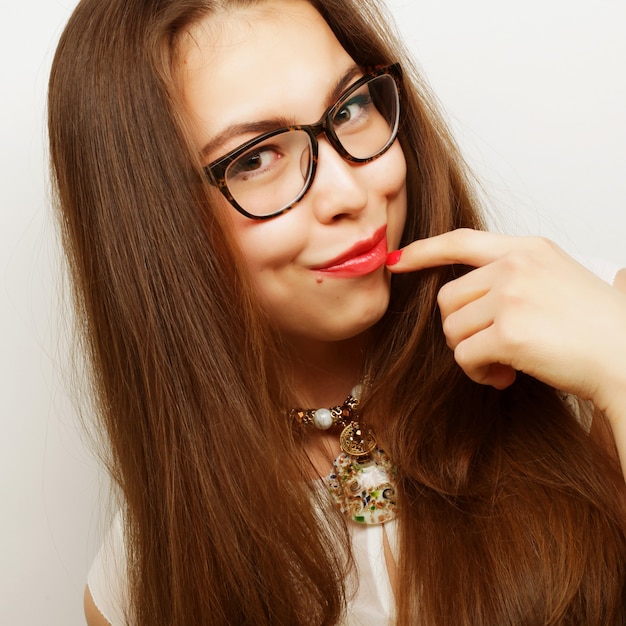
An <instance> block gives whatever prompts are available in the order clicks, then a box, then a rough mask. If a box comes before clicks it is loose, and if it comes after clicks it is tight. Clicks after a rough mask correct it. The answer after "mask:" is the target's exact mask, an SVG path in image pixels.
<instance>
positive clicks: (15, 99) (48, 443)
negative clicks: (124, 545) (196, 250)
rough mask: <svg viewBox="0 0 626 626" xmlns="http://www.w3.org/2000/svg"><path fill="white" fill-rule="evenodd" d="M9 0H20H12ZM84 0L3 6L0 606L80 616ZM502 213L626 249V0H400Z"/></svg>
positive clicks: (91, 503) (602, 250)
mask: <svg viewBox="0 0 626 626" xmlns="http://www.w3.org/2000/svg"><path fill="white" fill-rule="evenodd" d="M3 4H5V5H6V4H9V3H8V2H7V1H6V0H3ZM74 4H75V2H74V1H73V0H64V1H63V0H33V1H32V2H15V1H14V2H11V3H10V4H9V6H3V11H2V22H3V26H4V28H3V36H2V38H0V68H1V74H0V81H1V82H0V84H1V90H2V91H1V97H0V488H1V492H0V531H1V532H0V624H3V625H6V626H13V625H20V626H21V625H24V626H33V625H39V624H42V625H44V624H45V625H48V624H52V625H55V626H56V625H59V626H75V625H76V626H77V625H79V624H82V623H83V622H82V608H81V596H82V589H83V584H84V579H85V575H86V570H87V568H88V564H89V561H90V559H91V557H92V554H93V551H94V549H95V547H96V545H97V543H98V537H99V532H100V525H99V521H98V520H99V519H100V517H101V516H100V512H99V509H98V497H97V496H98V472H97V470H96V464H95V462H94V461H93V460H92V458H91V455H90V454H89V453H88V452H87V451H86V448H85V446H84V444H83V441H82V439H81V434H80V433H81V429H80V426H79V424H78V421H77V417H76V411H75V409H74V407H73V399H72V397H71V393H70V391H69V385H68V383H67V379H68V376H69V374H68V372H69V371H70V368H69V359H68V356H67V333H66V332H65V331H64V328H65V326H66V325H67V321H68V320H67V313H63V310H64V306H63V303H64V302H66V301H67V294H64V293H63V292H62V290H61V289H60V270H59V261H58V258H59V251H58V244H57V241H56V238H55V230H54V222H53V219H52V216H51V210H50V206H49V201H48V197H47V194H48V189H47V180H46V152H45V127H44V116H45V106H44V102H45V89H46V81H47V74H48V71H49V65H50V60H51V55H52V52H53V49H54V46H55V42H56V40H57V38H58V35H59V33H60V29H61V26H62V24H63V23H64V22H65V21H66V19H67V17H68V16H69V12H70V11H71V9H72V8H73V6H74ZM390 6H391V8H392V10H393V12H394V14H395V15H396V17H397V19H398V21H399V23H400V24H401V30H402V32H403V33H404V35H405V37H406V38H407V41H408V43H409V46H410V47H411V49H412V50H413V52H414V54H415V55H416V57H417V58H418V60H419V63H420V65H421V66H422V68H423V69H424V71H425V72H426V75H427V77H428V79H429V81H430V84H431V85H432V87H433V89H434V91H435V92H436V93H437V95H438V96H439V98H440V100H441V103H442V106H443V107H444V109H445V111H446V115H447V118H448V120H449V121H450V123H451V125H452V127H453V129H454V132H455V134H456V136H457V138H458V140H459V142H460V144H461V146H462V148H463V150H464V151H465V153H466V155H467V158H468V160H469V162H470V164H471V165H472V166H473V167H474V169H475V170H476V171H477V172H478V174H479V176H480V178H481V179H482V180H483V182H484V188H485V191H486V193H487V194H488V196H489V197H490V198H491V199H492V202H491V204H492V207H493V210H495V211H496V213H497V221H498V223H499V224H500V225H501V227H504V228H506V229H507V230H509V231H511V232H517V233H538V234H543V235H547V236H550V237H552V238H554V239H556V240H557V241H558V242H559V243H560V244H561V245H563V246H564V247H566V248H568V249H569V250H570V251H573V252H577V253H586V254H589V255H596V256H602V257H607V258H611V259H614V260H617V261H619V262H622V263H624V264H626V249H625V247H624V245H623V243H622V242H623V239H624V235H625V233H626V217H625V215H626V153H625V149H626V113H625V112H626V38H625V37H624V32H626V3H624V2H623V0H614V1H610V0H598V1H596V2H594V3H591V2H588V1H586V2H582V1H581V0H567V1H566V0H526V2H524V3H517V2H516V3H513V2H503V1H502V0H499V1H498V2H496V1H495V0H474V1H473V2H467V0H447V1H446V0H420V1H419V2H415V1H414V0H413V1H410V0H393V1H392V2H391V4H390Z"/></svg>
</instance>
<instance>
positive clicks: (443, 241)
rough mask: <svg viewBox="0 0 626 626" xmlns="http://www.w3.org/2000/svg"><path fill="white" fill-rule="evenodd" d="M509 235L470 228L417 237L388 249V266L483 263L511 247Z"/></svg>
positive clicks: (409, 267) (406, 269)
mask: <svg viewBox="0 0 626 626" xmlns="http://www.w3.org/2000/svg"><path fill="white" fill-rule="evenodd" d="M512 239H513V238H512V237H509V236H507V235H501V234H498V233H490V232H486V231H481V230H472V229H470V228H459V229H457V230H451V231H450V232H447V233H443V234H442V235H436V236H435V237H428V238H427V239H419V240H417V241H414V242H413V243H410V244H409V245H408V246H405V247H404V248H402V249H401V250H397V251H395V252H391V253H390V254H389V255H388V257H387V267H388V268H389V270H390V271H391V272H397V273H401V272H413V271H415V270H420V269H426V268H429V267H440V266H442V265H453V264H458V265H471V266H472V267H482V266H483V265H487V264H488V263H492V262H493V261H495V260H496V259H497V258H498V257H500V256H502V255H503V254H505V253H506V252H507V251H509V250H510V249H511V241H512Z"/></svg>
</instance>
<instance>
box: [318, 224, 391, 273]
mask: <svg viewBox="0 0 626 626" xmlns="http://www.w3.org/2000/svg"><path fill="white" fill-rule="evenodd" d="M386 258H387V237H386V227H385V226H383V227H382V228H379V229H378V230H377V231H376V232H375V233H374V236H373V237H370V238H369V239H366V240H364V241H359V242H358V243H357V244H355V245H354V246H352V247H351V248H350V249H349V250H347V251H346V252H344V253H343V254H341V255H339V256H338V257H335V258H334V259H332V260H331V261H329V262H328V263H326V264H324V266H322V267H315V268H313V269H315V270H316V271H318V272H321V273H323V274H326V275H332V276H336V277H337V278H355V277H358V276H366V275H367V274H371V273H372V272H375V271H376V270H377V269H378V268H379V267H381V266H382V265H384V264H385V260H386Z"/></svg>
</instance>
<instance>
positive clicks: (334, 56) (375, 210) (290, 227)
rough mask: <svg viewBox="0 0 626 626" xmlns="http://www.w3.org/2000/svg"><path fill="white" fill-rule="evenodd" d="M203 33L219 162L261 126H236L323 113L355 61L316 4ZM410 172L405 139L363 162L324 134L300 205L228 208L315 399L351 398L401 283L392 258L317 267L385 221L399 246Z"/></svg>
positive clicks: (194, 81)
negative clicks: (336, 271) (326, 269)
mask: <svg viewBox="0 0 626 626" xmlns="http://www.w3.org/2000/svg"><path fill="white" fill-rule="evenodd" d="M191 35H192V38H191V42H190V44H189V46H188V49H187V55H186V58H185V69H186V71H185V75H184V90H185V102H186V105H187V109H188V112H189V115H190V117H191V120H192V123H193V130H194V131H195V133H194V134H195V137H196V138H197V147H198V150H199V151H202V150H203V149H204V148H205V147H206V146H207V144H209V145H211V148H210V150H209V151H208V154H206V159H205V162H206V163H207V164H208V163H209V162H211V161H213V160H215V159H217V158H219V157H221V156H223V155H224V154H225V153H227V152H228V151H230V150H232V149H234V148H235V147H237V146H239V145H241V144H242V143H243V142H244V141H247V140H249V139H252V138H253V137H255V136H258V134H259V132H258V131H257V132H252V133H250V132H239V131H236V132H234V133H230V134H229V135H227V136H226V137H223V136H222V135H223V132H224V131H225V130H227V129H228V128H229V127H232V125H234V124H244V123H250V122H261V121H265V120H278V122H277V124H276V126H286V125H287V124H289V123H296V124H306V123H314V122H317V121H318V120H319V118H320V117H321V116H322V115H323V114H324V112H325V110H326V108H327V107H328V106H329V105H330V104H332V103H333V102H334V100H335V99H336V97H335V98H332V97H331V96H332V92H333V88H334V87H335V85H336V84H337V82H338V81H339V80H340V79H341V78H342V76H344V75H345V74H346V72H348V71H349V70H350V68H354V66H355V63H354V61H353V59H352V58H351V57H350V56H349V55H348V54H347V52H346V51H345V50H344V49H343V48H342V46H341V44H340V43H339V42H338V41H337V39H336V38H335V36H334V35H333V33H332V32H331V30H330V29H329V27H328V25H327V24H326V23H325V22H324V21H323V19H322V18H321V17H320V15H319V14H318V13H317V12H316V11H315V10H314V9H313V8H312V7H311V6H310V5H309V4H308V3H306V2H286V1H285V0H272V1H271V2H267V3H263V4H262V5H261V6H256V7H252V8H250V9H247V10H246V11H245V12H243V11H237V12H234V13H233V12H228V13H225V14H222V15H220V16H218V18H217V20H216V18H215V17H214V16H213V17H211V18H210V19H206V20H204V21H202V22H200V23H199V24H198V25H197V26H196V27H195V28H194V29H193V30H192V33H191ZM303 68H305V70H303ZM233 76H236V80H233ZM357 78H358V75H356V76H353V77H352V78H351V79H350V80H349V81H347V84H344V85H343V87H344V89H345V88H346V87H348V86H349V85H350V84H352V83H354V82H356V80H357ZM216 138H217V145H214V144H215V143H216ZM405 179H406V162H405V159H404V154H403V152H402V149H401V148H400V145H399V143H398V142H397V141H396V142H395V143H394V145H393V146H392V147H391V148H390V149H389V150H388V151H387V152H386V153H385V154H383V155H382V156H381V157H379V158H378V159H376V160H374V161H372V162H370V163H365V164H354V163H349V162H348V161H345V160H344V159H343V158H342V157H341V156H340V155H339V154H338V153H337V152H336V151H335V149H334V148H333V147H332V146H331V145H330V144H329V143H328V141H327V139H326V138H325V137H324V136H322V137H320V141H319V161H318V169H317V174H316V177H315V180H314V181H313V185H312V187H311V189H310V190H309V192H308V193H307V195H306V196H305V197H304V198H303V200H302V201H301V202H299V203H298V204H297V205H296V206H295V207H294V208H293V209H292V210H291V211H289V212H287V213H285V214H283V215H280V216H277V217H275V218H273V219H270V220H266V221H256V220H251V219H248V218H246V217H245V216H243V215H241V214H239V213H238V212H237V211H236V210H235V209H234V208H233V207H232V206H231V205H230V204H228V203H227V201H226V200H222V206H221V207H219V208H220V209H221V210H223V211H224V212H225V214H226V215H227V216H228V219H229V221H230V223H231V225H232V229H233V232H234V234H235V237H236V240H237V241H238V243H239V244H240V247H241V250H242V251H243V254H244V257H245V260H246V262H247V264H248V268H249V270H250V274H251V276H252V279H253V282H254V285H255V288H256V290H257V294H258V295H259V297H260V299H261V302H262V303H263V306H264V307H265V309H266V310H267V312H268V313H269V315H270V316H271V317H272V319H274V320H276V322H277V324H278V326H279V328H280V330H281V331H282V333H283V335H284V336H285V337H286V338H287V340H288V343H289V345H290V346H291V347H292V349H293V352H294V353H295V354H297V355H303V356H304V358H303V359H302V361H301V362H300V363H298V365H297V372H296V376H297V378H298V383H299V386H300V387H302V388H303V390H304V396H305V397H308V398H309V401H310V402H312V403H314V405H317V406H324V405H329V406H330V405H333V404H339V403H341V402H342V401H343V399H344V398H345V396H346V392H347V390H349V389H350V388H351V387H352V386H353V385H354V384H356V383H357V382H358V380H359V367H360V359H359V358H356V359H355V358H354V355H355V354H356V355H359V354H360V353H361V350H362V349H364V347H365V345H366V343H367V337H366V331H367V329H369V328H371V326H372V325H373V324H374V323H375V322H376V321H378V320H379V319H380V318H381V317H382V315H383V314H384V312H385V310H386V309H387V306H388V303H389V284H390V275H389V273H388V272H387V271H386V270H385V267H384V263H383V265H381V266H380V267H379V268H378V269H377V270H376V271H374V272H372V273H370V274H368V275H365V276H360V277H356V278H355V277H349V278H347V277H339V276H335V275H329V274H327V273H326V274H325V273H322V272H319V271H316V270H315V269H314V268H315V267H316V266H319V265H320V264H323V263H326V262H328V261H330V260H332V259H334V258H336V257H337V256H339V255H341V254H342V253H344V252H345V251H347V250H349V249H350V248H351V247H352V246H353V245H355V244H356V243H358V242H360V241H363V240H367V239H368V238H370V237H371V236H372V234H373V233H375V232H376V231H377V230H378V229H380V228H381V227H386V233H387V241H388V249H389V250H393V249H395V248H396V247H397V246H398V244H399V241H400V237H401V233H402V229H403V227H404V221H405V215H406V188H405ZM312 379H313V380H315V381H316V383H317V384H316V386H315V388H311V386H310V381H311V380H312Z"/></svg>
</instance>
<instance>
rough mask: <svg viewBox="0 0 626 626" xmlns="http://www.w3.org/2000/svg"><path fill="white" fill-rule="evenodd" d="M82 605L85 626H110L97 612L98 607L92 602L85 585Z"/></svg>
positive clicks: (87, 587) (87, 586)
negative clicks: (85, 620) (85, 621)
mask: <svg viewBox="0 0 626 626" xmlns="http://www.w3.org/2000/svg"><path fill="white" fill-rule="evenodd" d="M83 603H84V607H85V618H86V619H87V626H111V622H109V621H108V620H107V619H106V618H105V617H104V615H102V613H100V611H99V610H98V607H97V606H96V603H95V602H94V600H93V596H92V595H91V591H89V585H85V595H84V599H83Z"/></svg>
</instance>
